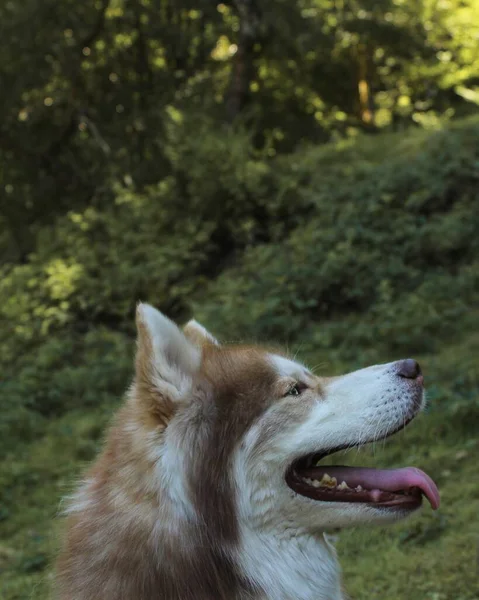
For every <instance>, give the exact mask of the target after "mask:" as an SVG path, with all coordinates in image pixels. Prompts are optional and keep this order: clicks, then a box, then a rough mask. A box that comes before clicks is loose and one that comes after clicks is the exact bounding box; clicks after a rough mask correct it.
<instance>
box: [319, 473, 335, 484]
mask: <svg viewBox="0 0 479 600" xmlns="http://www.w3.org/2000/svg"><path fill="white" fill-rule="evenodd" d="M319 484H320V485H321V486H323V487H328V488H335V487H336V486H337V485H338V480H337V479H336V477H331V476H330V475H328V474H327V473H325V474H324V475H323V476H322V478H321V481H320V482H319Z"/></svg>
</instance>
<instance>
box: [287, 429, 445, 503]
mask: <svg viewBox="0 0 479 600" xmlns="http://www.w3.org/2000/svg"><path fill="white" fill-rule="evenodd" d="M405 425H407V423H406V424H405ZM405 425H404V426H402V427H401V428H400V429H403V427H405ZM397 431H398V430H394V431H391V432H390V433H387V434H386V435H384V436H383V437H382V438H381V439H384V438H387V437H390V436H392V435H394V433H396V432H397ZM372 441H373V440H369V442H368V441H366V442H365V443H364V444H361V446H362V445H365V444H367V443H370V442H372ZM374 441H377V440H374ZM349 447H350V446H347V447H346V446H342V447H337V448H333V449H331V450H328V451H326V452H322V453H319V454H318V453H316V454H309V455H307V456H304V457H302V458H300V459H298V460H296V461H295V462H294V463H293V464H292V465H291V467H290V468H289V469H288V471H287V473H286V483H287V484H288V486H289V487H290V488H291V489H292V490H293V491H294V492H296V493H297V494H299V495H300V496H305V497H307V498H311V499H312V500H318V501H322V502H359V503H363V504H368V505H371V506H374V507H381V508H385V509H390V510H394V509H405V510H413V509H416V508H418V507H419V506H420V505H421V503H422V498H423V496H425V497H426V498H427V499H428V500H429V503H430V504H431V507H432V508H433V510H436V509H437V508H439V502H440V499H439V491H438V489H437V486H436V484H435V483H434V481H433V480H432V479H431V478H430V477H429V475H427V474H426V473H424V472H423V471H421V470H420V469H417V468H415V467H405V468H401V469H374V468H366V467H348V466H332V465H331V466H317V463H318V462H320V461H321V460H322V459H324V458H326V457H327V456H331V455H332V454H335V453H336V452H339V451H341V450H345V449H346V448H349Z"/></svg>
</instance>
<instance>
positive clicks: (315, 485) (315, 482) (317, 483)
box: [312, 479, 321, 488]
mask: <svg viewBox="0 0 479 600" xmlns="http://www.w3.org/2000/svg"><path fill="white" fill-rule="evenodd" d="M312 485H313V487H315V488H318V487H319V486H320V485H321V483H320V482H319V481H318V480H317V479H315V480H314V481H313V482H312Z"/></svg>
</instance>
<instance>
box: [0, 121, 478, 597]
mask: <svg viewBox="0 0 479 600" xmlns="http://www.w3.org/2000/svg"><path fill="white" fill-rule="evenodd" d="M230 142H231V141H230ZM230 142H228V147H229V146H232V147H233V146H234V144H233V143H232V142H231V143H230ZM237 142H238V145H240V144H242V143H244V139H243V138H242V139H238V140H237ZM212 146H214V148H213V150H212V151H211V154H212V156H213V158H215V157H216V158H215V160H219V155H220V154H222V153H223V152H225V153H226V147H223V146H218V145H214V144H212ZM256 158H257V160H253V158H252V156H251V155H248V154H247V153H245V152H240V151H238V150H237V149H236V150H231V151H230V152H229V154H227V155H226V156H225V158H224V160H223V162H222V167H223V170H222V172H221V174H220V175H219V176H218V177H217V179H211V180H209V183H208V185H206V183H205V184H204V189H200V188H199V187H198V186H197V187H195V182H196V181H199V180H200V179H202V178H203V179H204V181H206V178H205V177H204V173H202V174H200V175H199V174H197V173H195V172H192V173H191V174H190V178H191V179H190V180H189V181H188V182H187V184H188V185H189V186H193V188H194V189H195V190H196V192H197V194H198V196H197V198H196V200H197V201H198V202H199V203H200V204H201V202H200V201H201V199H202V198H207V197H208V198H209V197H210V196H214V197H215V198H219V197H221V194H222V193H223V192H225V190H226V191H227V190H233V191H234V193H233V192H232V193H230V194H229V195H228V197H226V196H225V198H226V200H225V203H226V204H227V206H225V207H223V208H222V211H224V213H222V214H221V215H219V216H218V219H219V221H218V223H220V224H221V227H222V228H220V226H219V225H217V224H216V221H215V219H213V218H212V220H211V222H209V221H208V222H206V221H205V219H204V215H203V214H202V213H201V211H199V213H198V215H196V213H195V212H194V211H192V212H191V217H189V218H190V219H191V222H188V223H186V222H183V224H182V225H178V226H175V228H171V231H169V234H170V235H168V236H166V235H163V236H162V235H159V233H161V231H163V233H165V231H166V230H167V229H168V223H169V221H168V219H169V218H170V217H171V214H172V213H171V212H168V210H170V209H171V211H174V210H177V209H176V208H175V207H174V206H173V199H174V198H175V197H176V196H175V194H176V193H177V192H178V190H176V188H174V186H173V187H171V182H163V183H162V184H161V185H158V186H157V187H155V188H154V189H151V190H149V191H147V192H145V193H144V194H142V195H134V194H133V193H132V192H128V193H125V192H118V194H119V195H118V197H117V198H116V204H115V206H114V207H113V208H112V207H110V206H108V207H107V208H103V209H100V208H97V209H95V210H94V211H93V212H92V210H93V209H87V210H85V211H84V212H83V213H81V214H80V213H75V214H69V215H67V216H66V217H65V218H62V219H60V221H59V222H57V223H56V225H55V227H54V228H53V227H52V228H50V229H48V228H45V229H44V230H42V231H41V232H40V233H39V236H38V243H37V249H36V252H35V253H34V254H33V255H32V256H30V257H29V260H28V262H27V263H26V264H21V265H10V266H9V267H8V268H4V270H3V272H2V281H1V283H0V318H1V319H2V335H1V337H0V349H1V358H0V362H1V365H2V372H3V374H4V377H3V379H2V381H1V382H0V410H1V411H2V421H1V423H0V435H1V439H0V448H1V450H2V452H3V453H4V455H5V460H4V461H3V463H2V469H1V470H0V598H1V599H2V600H19V599H26V598H35V599H37V600H43V599H46V598H48V589H49V583H50V578H51V559H52V556H53V555H54V552H55V548H56V545H57V538H56V532H57V528H58V522H57V520H56V519H55V515H56V514H57V511H58V508H59V505H60V501H61V497H62V496H63V495H64V494H65V493H67V492H68V490H69V489H71V486H72V484H73V482H74V480H75V478H76V477H77V475H78V474H79V473H80V472H81V470H82V468H83V466H84V465H85V464H86V463H87V462H88V461H90V460H91V459H92V458H93V457H94V456H95V453H96V452H97V450H98V448H99V445H100V443H101V438H102V431H103V427H104V425H105V424H106V423H107V421H108V419H109V417H110V415H111V413H112V411H113V410H114V409H115V407H116V406H118V404H119V402H120V398H121V394H122V391H123V389H124V388H125V386H126V384H127V383H128V381H129V378H130V377H131V374H132V356H133V332H132V322H133V311H132V309H133V306H134V303H135V302H136V300H138V299H139V298H141V299H142V300H148V301H150V302H152V303H154V304H157V305H159V306H160V308H163V309H165V310H167V311H169V312H170V314H173V315H174V316H176V317H178V318H186V316H188V315H189V314H190V313H192V312H194V313H195V315H197V316H198V317H199V318H200V319H204V320H205V322H206V324H207V325H208V326H209V327H210V328H211V329H212V330H213V331H215V332H217V333H219V334H221V335H222V336H223V339H226V340H230V339H239V338H242V337H250V338H259V339H264V338H274V339H275V340H276V341H278V342H285V343H287V344H288V346H289V347H290V348H291V350H292V351H293V352H295V351H298V352H299V357H302V358H303V359H304V360H305V361H306V362H307V363H308V364H310V365H312V366H314V365H317V364H321V365H322V366H321V368H320V369H319V371H320V372H327V373H339V372H341V371H344V370H346V369H352V368H357V367H359V366H364V365H367V364H370V363H374V362H380V361H387V360H392V359H395V358H401V357H406V356H409V355H413V356H414V357H415V358H418V359H419V360H420V362H421V365H422V367H423V371H424V372H425V377H426V384H427V387H428V390H429V399H430V404H429V408H428V411H427V412H426V414H424V415H422V416H421V417H420V418H419V419H418V420H417V421H416V422H414V423H413V424H412V425H411V427H410V428H408V430H407V431H406V432H404V433H401V434H399V435H398V436H396V437H395V438H394V439H391V440H388V441H387V442H386V443H384V444H380V445H378V446H377V447H375V448H374V449H369V450H364V452H362V453H361V454H360V455H356V454H353V455H352V456H348V461H349V462H352V461H356V462H357V461H360V462H361V463H368V464H371V465H378V466H379V465H380V466H399V465H403V466H404V465H413V466H418V467H420V468H422V469H424V470H426V471H427V472H428V473H429V474H430V475H431V476H432V477H433V478H434V479H435V480H436V482H437V483H438V485H439V488H440V490H441V493H442V507H441V509H440V510H439V511H438V512H437V513H433V512H432V511H431V510H430V509H429V508H428V507H427V506H425V507H424V508H423V510H422V512H421V513H420V514H419V515H417V516H415V517H414V518H413V519H411V520H410V521H408V522H406V523H403V524H401V525H398V526H394V527H391V528H388V529H383V528H378V529H370V528H365V529H363V530H359V529H358V530H355V531H348V532H343V533H341V535H340V537H339V541H338V545H339V550H340V556H341V560H342V564H343V567H344V572H345V581H346V585H347V588H348V590H349V592H350V593H351V595H352V597H353V598H355V599H356V600H384V599H385V598H387V599H388V600H402V599H410V600H420V599H421V600H423V599H428V600H474V599H477V598H479V584H478V581H479V574H478V570H477V569H478V563H477V560H478V554H477V553H478V544H479V525H478V520H477V515H478V514H479V480H478V477H477V460H478V458H479V441H478V436H477V431H478V426H479V368H478V361H477V356H478V355H479V333H478V332H479V311H478V310H477V307H478V306H479V119H477V118H476V119H470V120H468V121H463V122H459V123H457V124H455V125H453V126H451V127H450V128H449V129H446V130H444V131H434V132H425V131H418V130H417V131H412V132H410V133H407V134H396V135H384V136H377V137H375V138H368V139H358V140H353V141H350V142H342V143H338V144H335V145H330V146H325V147H321V148H306V149H303V150H299V151H298V152H296V153H295V154H293V155H290V156H287V157H281V158H279V159H277V160H275V161H267V160H263V159H260V158H258V157H256ZM189 160H192V161H193V160H194V159H193V158H190V159H189ZM205 164H208V161H207V160H205ZM198 168H199V167H198ZM205 168H211V167H205ZM195 178H197V179H195ZM238 190H240V191H238ZM225 193H226V192H225ZM202 194H204V196H202ZM170 196H171V198H173V199H172V200H171V204H168V202H169V198H170ZM159 198H160V200H161V202H160V200H159ZM205 202H206V199H205ZM228 203H229V204H228ZM237 206H241V208H235V209H234V210H235V214H234V216H233V217H231V222H230V221H227V219H226V217H224V215H226V214H227V212H228V210H230V209H231V210H233V208H234V207H237ZM228 207H229V208H228ZM232 207H233V208H232ZM195 215H196V216H195ZM223 217H224V219H223ZM176 218H177V219H180V216H179V215H176ZM195 219H197V222H196V221H195ZM222 219H223V220H222ZM233 223H235V226H237V227H238V230H237V233H236V234H235V235H232V233H234V232H235V231H236V230H235V229H234V227H233ZM239 225H241V227H240V226H239ZM215 227H216V229H215ZM225 239H226V240H228V243H227V244H226V243H225ZM91 240H93V243H92V241H91ZM225 244H226V245H225ZM219 247H221V248H223V249H224V248H229V252H228V253H224V254H222V255H219V254H218V248H219ZM197 248H201V254H200V253H199V251H197ZM172 261H173V262H172ZM174 261H176V262H174ZM169 292H171V298H175V299H177V300H178V302H179V304H178V302H177V303H176V304H174V308H172V305H170V304H169V302H170V294H169ZM180 301H181V302H180Z"/></svg>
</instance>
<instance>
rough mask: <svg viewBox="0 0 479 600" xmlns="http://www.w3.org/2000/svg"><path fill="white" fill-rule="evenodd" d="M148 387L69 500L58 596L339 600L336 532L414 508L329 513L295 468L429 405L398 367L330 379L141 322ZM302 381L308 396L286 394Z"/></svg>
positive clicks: (136, 391)
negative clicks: (300, 489)
mask: <svg viewBox="0 0 479 600" xmlns="http://www.w3.org/2000/svg"><path fill="white" fill-rule="evenodd" d="M137 329H138V342H137V356H136V374H135V379H134V382H133V384H132V386H131V388H130V390H129V392H128V394H127V398H126V401H125V403H124V405H123V407H122V408H121V409H120V410H119V412H118V414H117V416H116V418H115V419H114V422H113V424H112V426H111V427H110V430H109V432H108V435H107V439H106V444H105V447H104V449H103V451H102V453H101V455H100V456H99V458H98V459H97V461H96V462H95V463H94V464H93V466H92V467H91V469H90V470H89V471H88V472H87V474H86V476H85V478H84V480H83V481H82V483H81V485H80V486H79V487H78V489H77V491H76V492H75V493H74V495H73V496H72V497H71V498H69V500H68V507H67V510H66V512H67V515H68V516H67V520H66V534H65V540H64V545H63V549H62V551H61V554H60V557H59V560H58V566H57V574H56V597H57V598H58V599H59V600H153V599H155V600H160V599H161V600H247V599H248V600H293V599H294V600H341V599H343V598H344V595H343V592H342V591H341V582H340V569H339V565H338V561H337V557H336V552H335V549H334V547H333V546H332V545H331V544H330V542H329V541H328V538H327V535H325V534H326V532H327V531H329V530H331V529H334V528H337V527H346V526H350V525H355V524H361V523H365V522H376V523H384V522H389V521H392V520H395V519H397V518H400V517H402V516H406V513H407V511H404V512H401V511H395V512H394V513H391V511H383V510H381V509H379V508H375V507H372V506H370V505H363V504H353V503H329V502H319V503H318V502H317V501H314V500H311V499H308V498H305V497H302V496H299V495H297V494H295V493H294V492H293V491H292V490H291V489H290V488H289V487H288V486H287V485H286V483H285V471H286V469H287V468H288V466H289V465H291V463H292V462H293V461H294V460H295V459H297V458H299V457H300V456H303V455H305V454H307V453H311V452H316V451H318V450H321V449H322V448H328V447H331V445H334V446H338V445H341V444H344V445H351V446H354V445H357V444H360V443H362V442H363V441H371V440H372V439H375V438H380V437H383V436H384V435H386V434H387V433H388V432H390V431H392V430H394V429H395V428H397V427H398V426H400V425H401V424H402V423H404V422H405V421H406V420H408V419H410V418H411V417H412V416H413V415H414V414H415V412H417V410H418V402H417V398H415V397H413V393H412V392H411V389H410V386H409V387H408V386H406V385H404V384H403V382H402V381H401V380H400V379H399V378H398V377H397V376H396V375H395V373H394V363H389V364H386V365H378V366H374V367H370V368H367V369H362V370H360V371H356V372H353V373H350V374H347V375H345V376H342V377H336V378H321V377H317V376H315V375H313V374H312V373H311V372H310V371H309V370H307V369H306V368H305V367H304V366H303V365H301V364H300V363H298V362H296V361H292V360H289V359H288V358H287V357H285V356H283V355H281V354H280V353H277V352H273V351H271V350H269V349H267V348H262V347H258V346H241V345H238V346H236V345H226V346H223V345H220V344H219V343H218V342H217V340H215V338H214V337H213V336H212V335H211V334H210V333H208V332H207V331H206V330H205V329H204V328H203V327H202V326H201V325H199V324H198V323H196V322H194V321H192V322H190V323H189V324H188V325H187V326H186V327H185V329H184V331H181V330H180V329H179V328H178V327H177V326H176V325H175V324H174V323H172V322H171V321H170V320H168V319H167V318H166V317H165V316H164V315H162V314H161V313H159V312H158V311H156V310H155V309H154V308H152V307H151V306H149V305H144V304H142V305H139V307H138V311H137ZM296 382H300V383H301V386H302V393H301V396H300V397H294V396H291V395H288V390H289V389H290V388H291V386H292V385H293V384H295V383H296Z"/></svg>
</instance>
